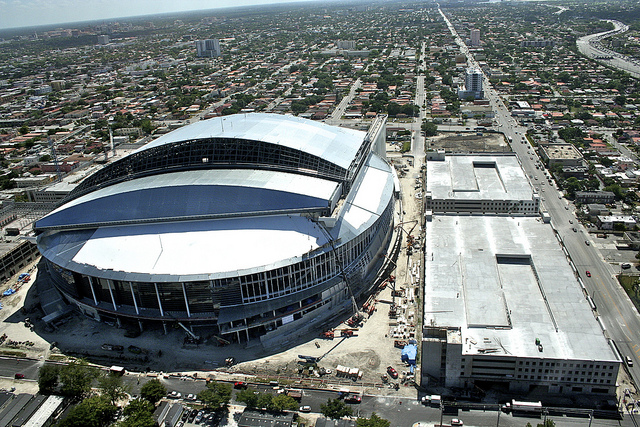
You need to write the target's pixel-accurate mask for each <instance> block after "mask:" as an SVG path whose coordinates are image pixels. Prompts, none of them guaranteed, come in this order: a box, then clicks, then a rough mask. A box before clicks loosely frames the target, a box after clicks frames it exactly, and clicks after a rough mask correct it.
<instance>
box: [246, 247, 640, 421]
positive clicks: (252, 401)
mask: <svg viewBox="0 0 640 427" xmlns="http://www.w3.org/2000/svg"><path fill="white" fill-rule="evenodd" d="M638 253H639V254H640V252H638ZM236 400H237V401H238V402H242V403H244V404H245V405H247V408H249V409H254V408H257V407H258V396H257V395H256V394H255V393H254V392H253V391H252V390H248V389H244V390H240V391H239V392H238V393H237V394H236Z"/></svg>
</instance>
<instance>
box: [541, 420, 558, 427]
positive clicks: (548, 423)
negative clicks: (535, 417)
mask: <svg viewBox="0 0 640 427" xmlns="http://www.w3.org/2000/svg"><path fill="white" fill-rule="evenodd" d="M537 427H556V423H555V422H554V421H553V420H552V419H546V420H544V422H543V423H538V425H537Z"/></svg>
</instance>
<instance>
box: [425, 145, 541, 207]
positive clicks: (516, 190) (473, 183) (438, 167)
mask: <svg viewBox="0 0 640 427" xmlns="http://www.w3.org/2000/svg"><path fill="white" fill-rule="evenodd" d="M426 184H427V191H430V192H431V195H432V199H433V200H444V199H458V200H483V199H484V200H532V199H533V193H534V191H533V188H531V185H530V184H529V181H528V180H527V177H526V176H525V174H524V172H523V170H522V167H521V166H520V162H519V161H518V158H517V157H516V156H515V155H472V156H469V155H447V156H446V157H445V159H444V160H442V161H437V160H435V161H429V162H427V182H426Z"/></svg>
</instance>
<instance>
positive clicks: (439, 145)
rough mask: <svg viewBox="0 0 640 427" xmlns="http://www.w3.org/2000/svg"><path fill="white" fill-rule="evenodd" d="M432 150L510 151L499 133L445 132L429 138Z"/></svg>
mask: <svg viewBox="0 0 640 427" xmlns="http://www.w3.org/2000/svg"><path fill="white" fill-rule="evenodd" d="M428 148H430V149H433V150H441V149H444V150H446V151H447V153H482V152H488V153H496V152H508V151H511V149H510V148H509V145H508V144H507V142H506V141H505V139H504V136H503V135H502V134H501V133H484V134H483V135H482V136H479V135H476V134H475V132H465V133H454V132H450V133H449V132H445V133H441V134H439V135H438V136H435V137H433V138H429V147H428Z"/></svg>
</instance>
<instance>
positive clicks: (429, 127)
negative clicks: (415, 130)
mask: <svg viewBox="0 0 640 427" xmlns="http://www.w3.org/2000/svg"><path fill="white" fill-rule="evenodd" d="M421 128H422V131H423V132H424V136H436V135H437V134H438V125H437V124H435V123H433V122H428V121H426V120H425V121H424V122H422V126H421Z"/></svg>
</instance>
